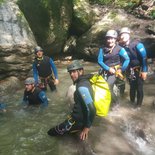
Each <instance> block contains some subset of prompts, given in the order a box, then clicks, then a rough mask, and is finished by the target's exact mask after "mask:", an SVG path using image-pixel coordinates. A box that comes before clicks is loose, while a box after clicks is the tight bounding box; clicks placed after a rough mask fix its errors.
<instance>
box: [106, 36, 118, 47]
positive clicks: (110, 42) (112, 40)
mask: <svg viewBox="0 0 155 155" xmlns="http://www.w3.org/2000/svg"><path fill="white" fill-rule="evenodd" d="M106 44H107V46H108V47H113V46H114V45H115V44H116V38H112V37H107V38H106Z"/></svg>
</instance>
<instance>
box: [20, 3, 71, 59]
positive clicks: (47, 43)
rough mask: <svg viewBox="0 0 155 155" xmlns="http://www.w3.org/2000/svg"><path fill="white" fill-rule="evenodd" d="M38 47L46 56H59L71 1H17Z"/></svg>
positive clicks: (65, 37)
mask: <svg viewBox="0 0 155 155" xmlns="http://www.w3.org/2000/svg"><path fill="white" fill-rule="evenodd" d="M18 5H19V7H20V9H21V10H22V12H23V13H24V15H25V17H26V19H27V21H28V23H29V25H30V27H31V29H32V31H33V33H34V36H35V39H36V41H37V43H38V45H40V46H42V48H44V50H45V53H46V54H47V55H50V56H51V55H52V56H53V55H56V54H60V53H61V50H62V48H63V45H64V42H65V41H66V40H67V38H68V30H69V27H70V25H71V20H72V1H71V0H52V1H51V0H33V1H32V0H26V1H25V0H19V1H18Z"/></svg>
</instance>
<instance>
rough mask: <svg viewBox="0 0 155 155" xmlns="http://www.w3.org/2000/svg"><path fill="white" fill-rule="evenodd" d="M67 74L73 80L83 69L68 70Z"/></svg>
mask: <svg viewBox="0 0 155 155" xmlns="http://www.w3.org/2000/svg"><path fill="white" fill-rule="evenodd" d="M69 74H70V77H71V79H72V81H73V82H75V81H76V80H77V79H78V78H79V76H80V75H82V74H83V70H72V71H69Z"/></svg>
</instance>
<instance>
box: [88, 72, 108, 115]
mask: <svg viewBox="0 0 155 155" xmlns="http://www.w3.org/2000/svg"><path fill="white" fill-rule="evenodd" d="M90 82H91V85H92V88H93V93H94V105H95V108H96V115H97V116H107V114H108V111H109V107H110V103H111V92H110V89H109V85H108V83H107V82H106V81H105V80H104V78H103V77H102V76H101V75H98V74H95V75H93V77H92V78H91V79H90Z"/></svg>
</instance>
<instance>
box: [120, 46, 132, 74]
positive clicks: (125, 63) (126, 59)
mask: <svg viewBox="0 0 155 155" xmlns="http://www.w3.org/2000/svg"><path fill="white" fill-rule="evenodd" d="M119 55H120V57H122V58H123V64H122V71H125V70H126V69H127V67H128V65H129V62H130V58H129V56H128V54H127V52H126V50H125V49H124V48H121V50H120V52H119Z"/></svg>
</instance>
